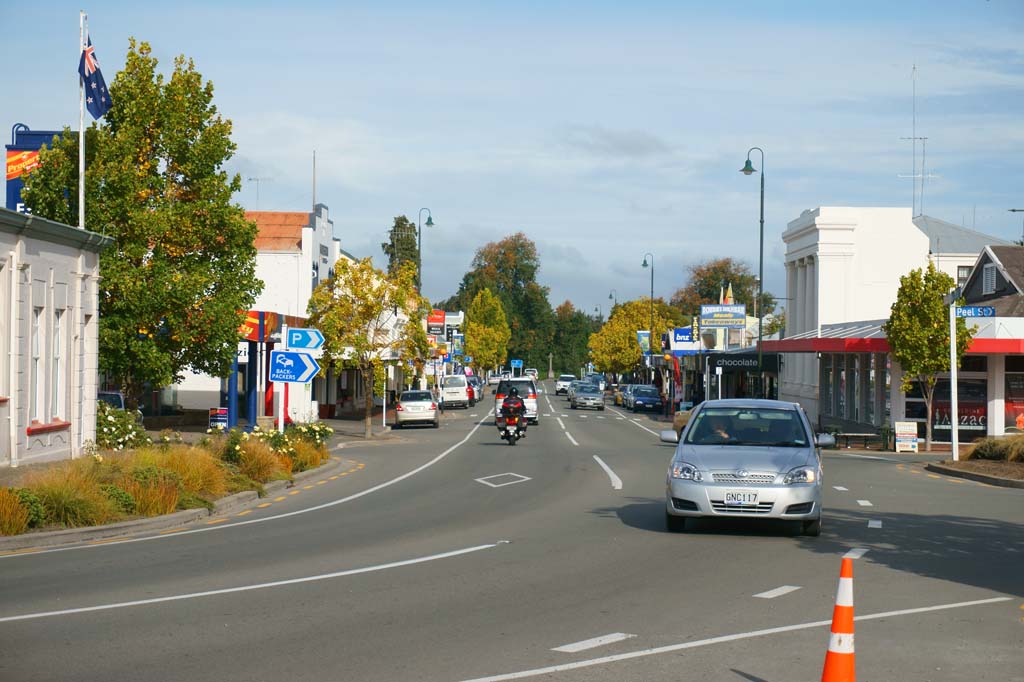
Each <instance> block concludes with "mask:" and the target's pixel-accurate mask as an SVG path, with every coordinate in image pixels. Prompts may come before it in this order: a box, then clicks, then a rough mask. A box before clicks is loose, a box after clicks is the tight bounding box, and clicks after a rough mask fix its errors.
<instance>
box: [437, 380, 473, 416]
mask: <svg viewBox="0 0 1024 682" xmlns="http://www.w3.org/2000/svg"><path fill="white" fill-rule="evenodd" d="M441 402H442V404H443V405H444V406H445V408H448V407H454V406H455V405H461V406H462V407H465V408H466V409H469V388H468V382H467V381H466V377H464V376H463V375H461V374H455V375H453V376H450V377H445V378H444V379H442V380H441Z"/></svg>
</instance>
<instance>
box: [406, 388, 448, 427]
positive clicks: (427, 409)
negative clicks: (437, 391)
mask: <svg viewBox="0 0 1024 682" xmlns="http://www.w3.org/2000/svg"><path fill="white" fill-rule="evenodd" d="M407 424H430V425H432V426H433V427H434V428H435V429H436V428H438V427H439V426H440V425H441V420H440V418H439V417H438V411H437V402H436V401H435V400H434V396H433V394H431V392H430V391H403V392H402V393H401V395H399V397H398V402H397V403H396V404H395V428H396V429H400V428H402V427H404V426H406V425H407Z"/></svg>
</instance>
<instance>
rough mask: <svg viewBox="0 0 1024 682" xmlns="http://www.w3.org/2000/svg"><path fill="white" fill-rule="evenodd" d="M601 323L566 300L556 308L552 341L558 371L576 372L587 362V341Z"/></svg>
mask: <svg viewBox="0 0 1024 682" xmlns="http://www.w3.org/2000/svg"><path fill="white" fill-rule="evenodd" d="M600 327H601V323H600V321H599V320H597V319H596V318H594V317H591V316H589V315H587V314H586V313H584V312H583V311H582V310H579V309H577V308H576V307H575V306H574V305H573V304H572V303H571V302H569V301H566V302H564V303H562V305H560V306H558V307H557V308H555V334H554V339H553V340H552V343H551V353H552V354H553V355H554V358H552V364H553V365H554V370H555V371H556V372H559V373H562V372H566V373H571V374H575V373H576V372H578V371H579V368H580V367H582V366H583V365H584V364H586V362H587V359H588V355H587V342H588V341H589V340H590V335H591V334H592V333H594V332H595V331H597V330H598V329H600Z"/></svg>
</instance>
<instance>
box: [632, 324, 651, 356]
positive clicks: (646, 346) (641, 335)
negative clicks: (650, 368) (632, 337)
mask: <svg viewBox="0 0 1024 682" xmlns="http://www.w3.org/2000/svg"><path fill="white" fill-rule="evenodd" d="M636 342H637V343H639V344H640V352H641V353H643V354H644V355H650V354H651V332H649V331H641V330H639V329H638V330H637V331H636Z"/></svg>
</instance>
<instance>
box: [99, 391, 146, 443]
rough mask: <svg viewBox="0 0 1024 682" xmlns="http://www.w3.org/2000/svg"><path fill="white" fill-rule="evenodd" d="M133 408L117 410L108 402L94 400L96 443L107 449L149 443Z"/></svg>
mask: <svg viewBox="0 0 1024 682" xmlns="http://www.w3.org/2000/svg"><path fill="white" fill-rule="evenodd" d="M150 442H151V441H150V439H149V437H148V436H147V435H146V430H145V429H144V428H143V427H142V424H141V423H140V422H139V416H138V413H137V412H135V411H134V410H132V411H129V410H119V409H117V408H116V407H114V406H112V405H111V404H110V403H107V402H104V401H102V400H99V401H97V402H96V445H97V446H99V447H100V448H103V449H107V450H125V449H128V448H135V447H139V446H141V445H146V444H148V443H150Z"/></svg>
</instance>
